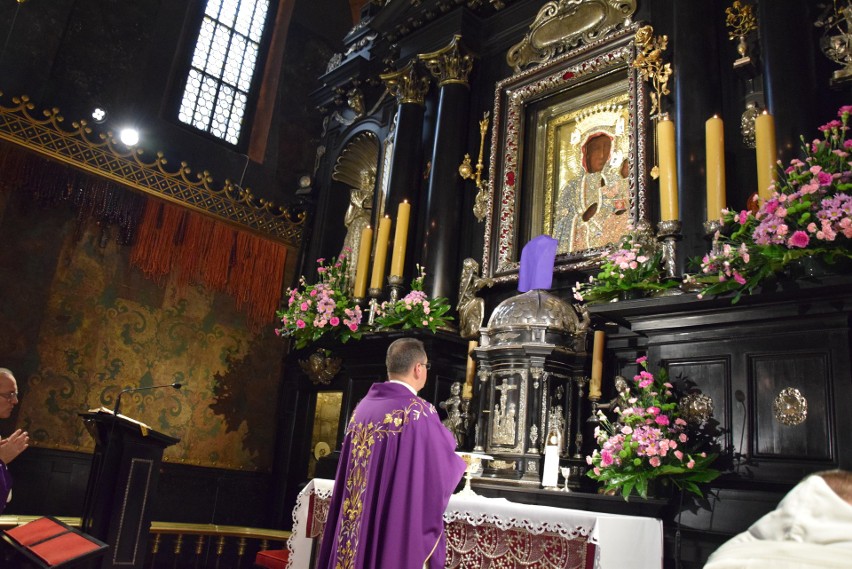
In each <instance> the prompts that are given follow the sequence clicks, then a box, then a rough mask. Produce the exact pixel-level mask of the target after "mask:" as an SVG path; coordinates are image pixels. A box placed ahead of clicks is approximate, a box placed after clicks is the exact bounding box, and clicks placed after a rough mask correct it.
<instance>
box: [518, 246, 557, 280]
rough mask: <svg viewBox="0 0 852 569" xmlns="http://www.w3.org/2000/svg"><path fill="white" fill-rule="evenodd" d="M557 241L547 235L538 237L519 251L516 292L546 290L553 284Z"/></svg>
mask: <svg viewBox="0 0 852 569" xmlns="http://www.w3.org/2000/svg"><path fill="white" fill-rule="evenodd" d="M558 244H559V241H557V240H556V239H554V238H553V237H550V236H548V235H539V236H538V237H535V238H533V239H531V240H530V241H529V243H527V244H526V245H524V248H523V250H522V251H521V268H520V272H519V274H518V290H519V291H521V292H527V291H529V290H536V289H541V290H547V289H549V288H550V287H551V285H552V284H553V262H554V260H555V259H556V246H557V245H558Z"/></svg>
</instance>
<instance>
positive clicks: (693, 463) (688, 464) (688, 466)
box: [686, 460, 695, 468]
mask: <svg viewBox="0 0 852 569" xmlns="http://www.w3.org/2000/svg"><path fill="white" fill-rule="evenodd" d="M686 467H687V468H694V467H695V461H694V460H690V461H689V462H687V463H686Z"/></svg>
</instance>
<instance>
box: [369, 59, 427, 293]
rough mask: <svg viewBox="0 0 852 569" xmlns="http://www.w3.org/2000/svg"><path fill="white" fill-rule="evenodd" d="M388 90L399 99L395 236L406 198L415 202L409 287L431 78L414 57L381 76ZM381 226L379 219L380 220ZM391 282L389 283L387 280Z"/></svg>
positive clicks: (391, 205) (392, 207)
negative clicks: (420, 68) (425, 117)
mask: <svg viewBox="0 0 852 569" xmlns="http://www.w3.org/2000/svg"><path fill="white" fill-rule="evenodd" d="M381 79H382V81H384V82H385V85H386V86H387V88H388V90H389V91H390V92H391V94H393V95H394V96H395V97H396V100H397V117H396V133H395V134H394V143H393V152H392V155H391V164H390V174H389V180H388V182H389V183H388V195H387V197H386V199H385V212H384V213H385V215H387V216H388V217H390V218H391V219H392V220H393V223H394V226H393V228H392V229H391V239H393V237H394V234H395V233H396V215H397V208H398V207H399V204H400V203H401V202H402V201H403V200H408V202H409V203H410V204H412V208H411V220H410V222H409V225H408V239H407V244H408V246H407V247H406V253H405V267H404V269H403V273H404V274H403V275H398V276H400V277H403V286H404V287H407V286H408V283H409V281H410V280H411V276H412V275H413V274H414V267H413V264H414V259H415V255H414V253H413V251H414V247H413V246H412V243H413V241H412V239H413V236H414V235H415V228H416V227H417V218H418V217H419V216H421V215H423V214H422V212H420V211H418V205H417V204H418V203H420V201H421V200H420V174H421V168H422V165H423V142H422V138H423V115H424V111H425V108H424V102H425V95H426V92H427V91H428V90H429V78H428V77H425V76H421V75H420V72H419V70H418V69H417V68H416V66H415V60H411V61H409V62H408V64H407V65H406V66H405V67H403V68H402V69H401V70H399V71H396V72H393V73H386V74H384V75H382V76H381ZM376 226H377V227H378V220H376ZM392 251H393V243H391V244H390V245H389V247H388V261H387V262H388V265H387V269H388V274H389V271H390V262H391V258H392ZM385 284H387V283H385Z"/></svg>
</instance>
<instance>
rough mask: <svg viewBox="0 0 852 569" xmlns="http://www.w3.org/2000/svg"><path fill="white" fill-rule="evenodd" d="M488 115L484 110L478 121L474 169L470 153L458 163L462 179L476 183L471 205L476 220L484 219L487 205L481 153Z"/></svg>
mask: <svg viewBox="0 0 852 569" xmlns="http://www.w3.org/2000/svg"><path fill="white" fill-rule="evenodd" d="M488 115H489V112H488V111H485V113H484V114H483V115H482V120H481V121H479V137H480V140H479V159H478V160H477V161H476V171H475V172H474V170H473V165H472V164H471V162H470V154H465V155H464V161H463V162H462V163H461V164H460V165H459V176H461V177H462V179H464V180H473V182H474V184H475V185H476V189H477V192H476V200H475V201H474V206H473V215H474V216H475V217H476V219H477V220H478V221H482V220H483V219H485V215H486V213H487V211H486V207H487V206H488V184H487V183H486V182H485V180H483V179H482V168H483V163H482V153H483V151H484V148H485V133H487V132H488Z"/></svg>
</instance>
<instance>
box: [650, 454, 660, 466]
mask: <svg viewBox="0 0 852 569" xmlns="http://www.w3.org/2000/svg"><path fill="white" fill-rule="evenodd" d="M648 462H650V463H651V466H653V467H654V468H657V467H658V466H660V459H659V458H658V457H656V456H652V457H651V460H649V461H648Z"/></svg>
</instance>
